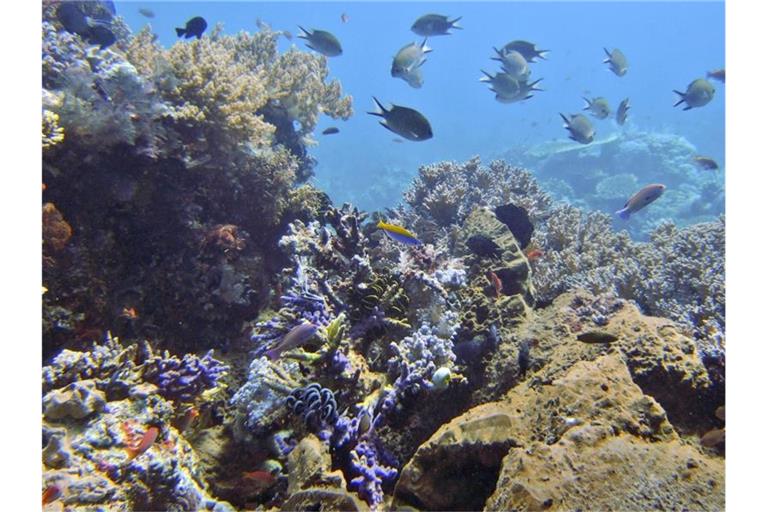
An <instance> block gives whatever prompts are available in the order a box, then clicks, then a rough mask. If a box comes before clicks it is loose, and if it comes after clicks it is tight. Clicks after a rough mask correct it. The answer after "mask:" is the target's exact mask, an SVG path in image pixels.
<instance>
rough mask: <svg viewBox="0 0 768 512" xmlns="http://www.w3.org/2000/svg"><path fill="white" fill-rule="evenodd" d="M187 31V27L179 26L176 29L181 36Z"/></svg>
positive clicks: (178, 35)
mask: <svg viewBox="0 0 768 512" xmlns="http://www.w3.org/2000/svg"><path fill="white" fill-rule="evenodd" d="M186 33H187V29H185V28H177V29H176V37H181V36H183V35H184V34H186Z"/></svg>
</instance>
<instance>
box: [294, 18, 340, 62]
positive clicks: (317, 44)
mask: <svg viewBox="0 0 768 512" xmlns="http://www.w3.org/2000/svg"><path fill="white" fill-rule="evenodd" d="M299 29H300V30H301V32H302V33H301V34H300V35H299V36H298V37H299V39H304V40H306V41H307V48H309V49H310V50H315V51H316V52H317V53H321V54H323V55H325V56H326V57H336V56H339V55H341V54H342V50H341V43H340V42H339V40H338V39H336V36H334V35H333V34H331V33H330V32H328V31H325V30H317V29H312V30H307V29H305V28H304V27H302V26H301V25H299Z"/></svg>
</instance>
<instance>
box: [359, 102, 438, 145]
mask: <svg viewBox="0 0 768 512" xmlns="http://www.w3.org/2000/svg"><path fill="white" fill-rule="evenodd" d="M373 101H374V102H375V103H376V107H377V108H378V110H377V111H376V112H368V114H371V115H372V116H379V117H383V118H384V120H383V121H379V124H380V125H381V126H383V127H384V128H386V129H387V130H389V131H391V132H392V133H394V134H396V135H399V136H401V137H403V138H404V139H408V140H412V141H422V140H427V139H431V138H432V127H431V126H430V124H429V121H427V118H426V117H424V115H423V114H422V113H421V112H419V111H417V110H414V109H412V108H408V107H401V106H399V105H392V108H390V109H389V110H387V109H386V108H384V106H383V105H382V104H381V103H380V102H379V100H377V99H376V97H374V98H373Z"/></svg>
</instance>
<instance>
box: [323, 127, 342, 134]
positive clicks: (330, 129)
mask: <svg viewBox="0 0 768 512" xmlns="http://www.w3.org/2000/svg"><path fill="white" fill-rule="evenodd" d="M334 133H339V129H338V128H336V127H335V126H331V127H330V128H326V129H325V130H323V131H322V134H323V135H333V134H334Z"/></svg>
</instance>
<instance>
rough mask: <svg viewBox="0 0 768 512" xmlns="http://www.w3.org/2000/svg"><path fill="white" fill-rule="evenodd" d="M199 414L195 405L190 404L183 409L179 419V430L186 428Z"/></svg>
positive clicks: (182, 430)
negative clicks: (182, 414)
mask: <svg viewBox="0 0 768 512" xmlns="http://www.w3.org/2000/svg"><path fill="white" fill-rule="evenodd" d="M199 416H200V411H199V410H198V409H197V407H195V406H192V407H190V408H189V409H187V410H186V411H184V416H182V417H181V420H180V421H179V432H184V431H185V430H187V429H188V428H189V426H190V425H192V422H193V421H195V419H196V418H197V417H199Z"/></svg>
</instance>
